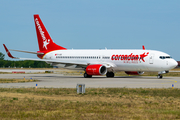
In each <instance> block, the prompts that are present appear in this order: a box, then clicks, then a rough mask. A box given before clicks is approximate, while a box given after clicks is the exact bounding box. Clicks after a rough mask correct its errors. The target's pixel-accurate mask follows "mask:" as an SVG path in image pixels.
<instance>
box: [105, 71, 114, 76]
mask: <svg viewBox="0 0 180 120" xmlns="http://www.w3.org/2000/svg"><path fill="white" fill-rule="evenodd" d="M106 77H114V73H113V72H107V73H106Z"/></svg>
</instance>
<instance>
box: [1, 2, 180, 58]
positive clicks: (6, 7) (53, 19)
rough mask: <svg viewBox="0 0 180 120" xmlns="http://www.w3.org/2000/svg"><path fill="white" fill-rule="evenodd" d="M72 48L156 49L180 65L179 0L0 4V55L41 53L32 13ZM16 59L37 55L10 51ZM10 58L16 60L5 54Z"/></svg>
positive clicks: (63, 44) (57, 39) (49, 30)
mask: <svg viewBox="0 0 180 120" xmlns="http://www.w3.org/2000/svg"><path fill="white" fill-rule="evenodd" d="M34 14H39V16H40V18H41V20H42V21H43V23H44V25H45V27H46V29H47V30H48V32H49V34H50V36H51V38H52V39H53V41H54V42H55V43H57V44H58V45H61V46H63V47H65V48H68V49H72V48H73V49H104V48H105V47H106V48H107V49H142V45H144V46H145V48H146V49H151V50H158V51H162V52H165V53H168V54H169V55H171V56H172V57H173V58H174V59H175V60H177V61H180V54H179V53H180V47H179V45H180V0H113V1H112V0H53V1H52V0H51V1H50V0H29V1H27V0H1V1H0V44H1V45H0V46H1V47H0V52H2V53H3V54H6V53H5V50H4V47H3V44H6V46H7V47H8V48H9V49H17V50H25V51H32V52H36V51H38V50H39V48H38V43H37V36H36V31H35V25H34V20H33V15H34ZM11 53H12V54H13V55H14V56H15V57H24V58H37V56H36V55H32V54H28V53H20V52H14V51H12V52H11ZM5 59H6V60H12V59H11V58H9V57H8V56H7V55H6V56H5Z"/></svg>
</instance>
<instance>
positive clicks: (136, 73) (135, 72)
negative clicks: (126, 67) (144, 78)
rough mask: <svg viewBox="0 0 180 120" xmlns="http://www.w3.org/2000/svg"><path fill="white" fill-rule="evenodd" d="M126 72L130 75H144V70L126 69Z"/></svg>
mask: <svg viewBox="0 0 180 120" xmlns="http://www.w3.org/2000/svg"><path fill="white" fill-rule="evenodd" d="M125 73H126V74H128V75H142V74H144V72H141V71H125Z"/></svg>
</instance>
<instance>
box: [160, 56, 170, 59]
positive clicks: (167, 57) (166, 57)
mask: <svg viewBox="0 0 180 120" xmlns="http://www.w3.org/2000/svg"><path fill="white" fill-rule="evenodd" d="M159 58H160V59H170V58H172V57H171V56H160V57H159Z"/></svg>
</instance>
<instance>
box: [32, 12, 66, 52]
mask: <svg viewBox="0 0 180 120" xmlns="http://www.w3.org/2000/svg"><path fill="white" fill-rule="evenodd" d="M34 22H35V26H36V33H37V39H38V44H39V50H40V51H53V50H66V48H64V47H61V46H59V45H57V44H56V43H54V42H53V40H52V39H51V37H50V35H49V33H48V31H47V30H46V28H45V26H44V25H43V23H42V21H41V19H40V17H39V15H38V14H36V15H34Z"/></svg>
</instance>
